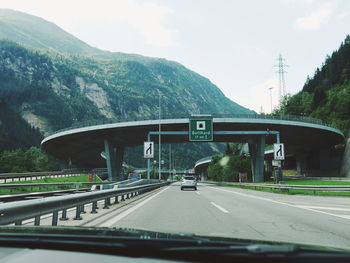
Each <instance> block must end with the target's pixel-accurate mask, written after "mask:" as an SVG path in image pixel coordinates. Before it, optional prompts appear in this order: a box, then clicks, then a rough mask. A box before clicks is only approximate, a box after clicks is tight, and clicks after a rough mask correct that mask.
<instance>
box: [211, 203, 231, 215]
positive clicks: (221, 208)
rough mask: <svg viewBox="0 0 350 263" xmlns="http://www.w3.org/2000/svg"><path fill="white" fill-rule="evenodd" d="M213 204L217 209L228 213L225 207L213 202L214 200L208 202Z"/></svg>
mask: <svg viewBox="0 0 350 263" xmlns="http://www.w3.org/2000/svg"><path fill="white" fill-rule="evenodd" d="M210 203H211V204H212V205H213V206H215V207H216V208H217V209H219V210H220V211H221V212H223V213H229V212H228V211H227V210H226V209H225V208H223V207H221V206H219V205H217V204H215V203H214V202H210Z"/></svg>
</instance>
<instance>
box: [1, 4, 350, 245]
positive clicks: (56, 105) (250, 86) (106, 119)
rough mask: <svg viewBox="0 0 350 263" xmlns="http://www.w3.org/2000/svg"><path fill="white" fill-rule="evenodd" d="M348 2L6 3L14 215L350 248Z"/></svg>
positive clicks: (35, 221)
mask: <svg viewBox="0 0 350 263" xmlns="http://www.w3.org/2000/svg"><path fill="white" fill-rule="evenodd" d="M349 12H350V2H348V1H341V0H339V1H326V0H320V1H311V0H310V1H306V0H293V1H292V0H280V1H279V0H276V1H260V0H242V1H240V0H237V1H226V0H218V1H209V0H208V1H207V0H204V1H188V0H178V1H169V0H165V1H159V0H123V1H82V0H76V1H62V0H60V1H58V0H52V1H47V2H46V1H39V0H30V1H21V0H11V1H10V0H2V1H1V3H0V199H1V203H0V211H1V215H0V224H1V225H2V226H12V225H16V226H18V227H21V226H22V227H23V226H36V227H37V228H38V229H39V228H40V227H43V226H46V227H49V229H50V228H52V229H56V228H57V227H60V226H66V227H72V226H76V227H83V228H84V229H89V228H98V229H100V227H105V228H108V229H119V228H123V229H138V230H150V231H156V232H162V233H174V234H186V235H200V236H209V237H224V238H237V239H247V240H254V241H256V242H258V241H274V242H289V243H296V244H300V243H301V244H310V245H321V246H325V247H336V248H345V249H347V248H350V207H349V201H350V199H349V198H350V172H349V171H350V169H349V167H350V148H349V140H348V139H349V128H350V84H349V83H350V42H349V41H350V38H349V35H348V34H349V33H350V31H349V23H350V13H349ZM23 229H25V228H23ZM0 231H1V230H0ZM68 231H69V230H68ZM130 231H131V230H130Z"/></svg>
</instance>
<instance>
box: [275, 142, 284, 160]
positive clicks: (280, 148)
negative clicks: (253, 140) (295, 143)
mask: <svg viewBox="0 0 350 263" xmlns="http://www.w3.org/2000/svg"><path fill="white" fill-rule="evenodd" d="M273 150H274V159H275V160H284V144H283V143H275V144H274V145H273Z"/></svg>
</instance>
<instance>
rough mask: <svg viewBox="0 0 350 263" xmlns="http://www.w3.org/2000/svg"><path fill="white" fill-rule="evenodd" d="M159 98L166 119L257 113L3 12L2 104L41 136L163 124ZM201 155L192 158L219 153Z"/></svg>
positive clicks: (178, 74) (151, 66) (176, 67)
mask: <svg viewBox="0 0 350 263" xmlns="http://www.w3.org/2000/svg"><path fill="white" fill-rule="evenodd" d="M1 39H3V40H1ZM15 42H16V43H15ZM158 91H160V92H161V93H162V94H163V95H164V96H163V97H162V114H163V117H164V118H166V117H172V116H189V115H190V114H191V113H212V114H215V113H216V114H234V113H238V114H251V113H254V112H252V111H250V110H248V109H246V108H244V107H242V106H240V105H238V104H237V103H235V102H233V101H231V100H229V99H228V98H226V97H225V96H224V94H223V93H222V92H221V91H220V89H218V87H216V86H215V85H214V84H212V83H211V82H210V80H208V79H207V78H205V77H203V76H200V75H199V74H197V73H195V72H193V71H191V70H189V69H187V68H185V67H184V66H182V65H181V64H179V63H176V62H172V61H167V60H165V59H159V58H148V57H143V56H141V55H130V54H123V53H112V52H107V51H102V50H99V49H96V48H93V47H91V46H89V45H87V44H86V43H84V42H82V41H80V40H79V39H77V38H75V37H74V36H72V35H70V34H68V33H67V32H65V31H63V30H62V29H60V28H59V27H57V26H56V25H54V24H52V23H50V22H47V21H45V20H43V19H41V18H38V17H34V16H31V15H27V14H24V13H21V12H17V11H12V10H4V9H0V99H1V98H2V99H3V100H4V101H6V102H7V104H8V105H9V106H10V107H11V108H12V109H15V110H16V111H17V112H18V113H19V114H20V115H22V117H23V118H24V119H25V120H26V121H27V122H28V123H30V124H31V125H32V126H34V127H36V128H38V129H40V131H41V132H42V133H43V134H44V135H47V134H49V133H50V132H52V131H54V130H57V129H61V128H65V127H69V126H72V125H74V124H75V123H77V122H86V121H91V120H98V121H102V120H113V121H114V120H116V121H120V120H133V119H139V118H158V114H157V113H158V96H157V93H158ZM201 147H202V148H201ZM201 147H199V148H201V149H197V148H198V147H197V148H196V147H194V148H196V151H197V153H196V154H194V155H193V158H197V157H196V156H198V159H199V158H201V157H203V156H206V155H209V154H212V153H213V149H217V148H216V147H211V146H201ZM205 148H206V149H207V150H205ZM188 167H190V166H188Z"/></svg>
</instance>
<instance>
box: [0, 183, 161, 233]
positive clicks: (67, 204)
mask: <svg viewBox="0 0 350 263" xmlns="http://www.w3.org/2000/svg"><path fill="white" fill-rule="evenodd" d="M165 185H167V183H158V184H151V185H144V186H135V187H128V188H122V189H111V190H101V191H94V192H88V193H80V194H74V195H68V196H54V197H47V198H44V199H37V200H26V201H19V202H13V203H4V204H0V225H7V224H11V223H15V225H21V224H22V222H23V221H24V220H27V219H31V218H35V220H34V225H40V217H41V216H42V215H46V214H51V213H52V225H53V226H57V224H58V213H59V211H62V217H61V218H60V220H67V219H68V218H67V209H69V208H74V207H75V208H76V209H75V210H76V214H75V218H74V219H76V220H80V219H82V218H81V213H84V212H85V211H84V206H85V205H86V204H89V203H91V204H92V206H91V207H92V210H91V213H97V211H96V210H97V206H98V205H97V202H98V201H100V200H104V208H108V207H109V206H110V205H111V204H112V203H111V198H114V199H115V200H114V202H115V203H119V201H125V198H127V199H128V198H130V197H133V196H135V195H139V194H141V193H144V192H148V191H151V190H154V189H156V188H159V187H162V186H165ZM119 197H121V200H119Z"/></svg>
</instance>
